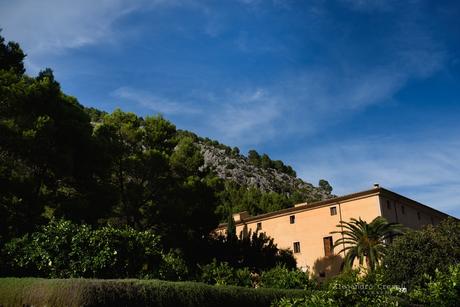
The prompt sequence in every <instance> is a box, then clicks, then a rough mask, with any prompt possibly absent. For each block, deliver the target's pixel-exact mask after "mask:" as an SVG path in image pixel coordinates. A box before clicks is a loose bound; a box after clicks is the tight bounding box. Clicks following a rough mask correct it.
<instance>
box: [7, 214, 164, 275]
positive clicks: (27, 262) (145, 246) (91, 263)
mask: <svg viewBox="0 0 460 307" xmlns="http://www.w3.org/2000/svg"><path fill="white" fill-rule="evenodd" d="M159 243H160V241H159V237H158V236H157V235H155V234H154V233H152V232H150V231H136V230H134V229H132V228H128V227H125V228H122V229H117V228H114V227H111V226H106V227H103V228H101V229H98V230H92V229H91V228H90V227H89V226H85V225H81V226H78V225H75V224H72V223H71V222H69V221H64V220H61V221H55V220H53V221H51V222H50V223H49V224H48V225H46V226H43V227H42V228H41V230H40V231H38V232H35V233H33V234H31V235H25V236H24V237H22V238H19V239H14V240H12V241H11V242H9V243H7V244H6V246H5V248H4V251H3V254H4V255H5V257H6V262H7V266H8V268H9V271H8V272H7V273H8V274H10V275H13V274H14V275H16V276H43V277H52V278H55V277H59V278H67V277H102V278H116V277H124V278H126V277H143V276H148V275H152V274H153V275H154V276H156V275H157V271H158V267H159V264H160V263H161V261H162V254H161V248H160V247H159Z"/></svg>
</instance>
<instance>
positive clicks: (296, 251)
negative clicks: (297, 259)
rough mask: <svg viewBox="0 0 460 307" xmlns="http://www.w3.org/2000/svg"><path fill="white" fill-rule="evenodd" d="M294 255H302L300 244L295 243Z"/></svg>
mask: <svg viewBox="0 0 460 307" xmlns="http://www.w3.org/2000/svg"><path fill="white" fill-rule="evenodd" d="M294 253H295V254H297V253H300V242H294Z"/></svg>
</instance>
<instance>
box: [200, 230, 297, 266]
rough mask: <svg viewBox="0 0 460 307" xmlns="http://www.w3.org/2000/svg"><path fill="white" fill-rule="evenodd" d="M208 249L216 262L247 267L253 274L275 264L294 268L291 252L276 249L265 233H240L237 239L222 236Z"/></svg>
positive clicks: (213, 241)
mask: <svg viewBox="0 0 460 307" xmlns="http://www.w3.org/2000/svg"><path fill="white" fill-rule="evenodd" d="M208 248H209V252H208V254H209V255H212V256H213V257H212V258H215V259H217V261H218V262H228V263H229V265H230V266H232V267H237V268H244V267H247V268H249V269H250V270H251V271H253V272H261V271H264V270H268V269H271V268H273V267H275V266H276V265H277V264H284V265H285V266H286V267H288V268H295V267H296V260H295V258H294V256H293V254H292V251H289V250H282V249H278V247H277V245H276V244H275V243H274V241H273V239H272V238H270V237H268V236H267V235H266V234H265V233H257V232H254V233H251V232H249V233H248V234H246V235H245V234H243V233H241V234H240V235H239V239H237V238H236V237H229V238H227V237H223V236H221V237H218V238H213V239H211V240H210V242H209V245H208ZM212 258H211V259H209V261H208V262H211V261H212Z"/></svg>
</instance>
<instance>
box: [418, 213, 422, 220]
mask: <svg viewBox="0 0 460 307" xmlns="http://www.w3.org/2000/svg"><path fill="white" fill-rule="evenodd" d="M417 218H418V219H419V220H420V219H421V216H420V212H417Z"/></svg>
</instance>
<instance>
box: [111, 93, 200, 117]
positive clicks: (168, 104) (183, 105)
mask: <svg viewBox="0 0 460 307" xmlns="http://www.w3.org/2000/svg"><path fill="white" fill-rule="evenodd" d="M112 96H114V97H116V98H118V99H119V100H121V101H127V102H132V103H135V104H136V105H138V106H142V107H144V108H146V109H148V110H151V111H154V112H157V113H161V114H165V115H175V114H182V115H183V114H198V113H201V112H202V111H201V109H199V107H198V106H192V105H191V104H190V103H187V102H176V101H173V100H170V99H168V98H165V97H161V96H158V95H155V94H153V93H150V92H148V91H144V90H138V89H133V88H130V87H120V88H118V89H116V90H115V91H113V92H112Z"/></svg>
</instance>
